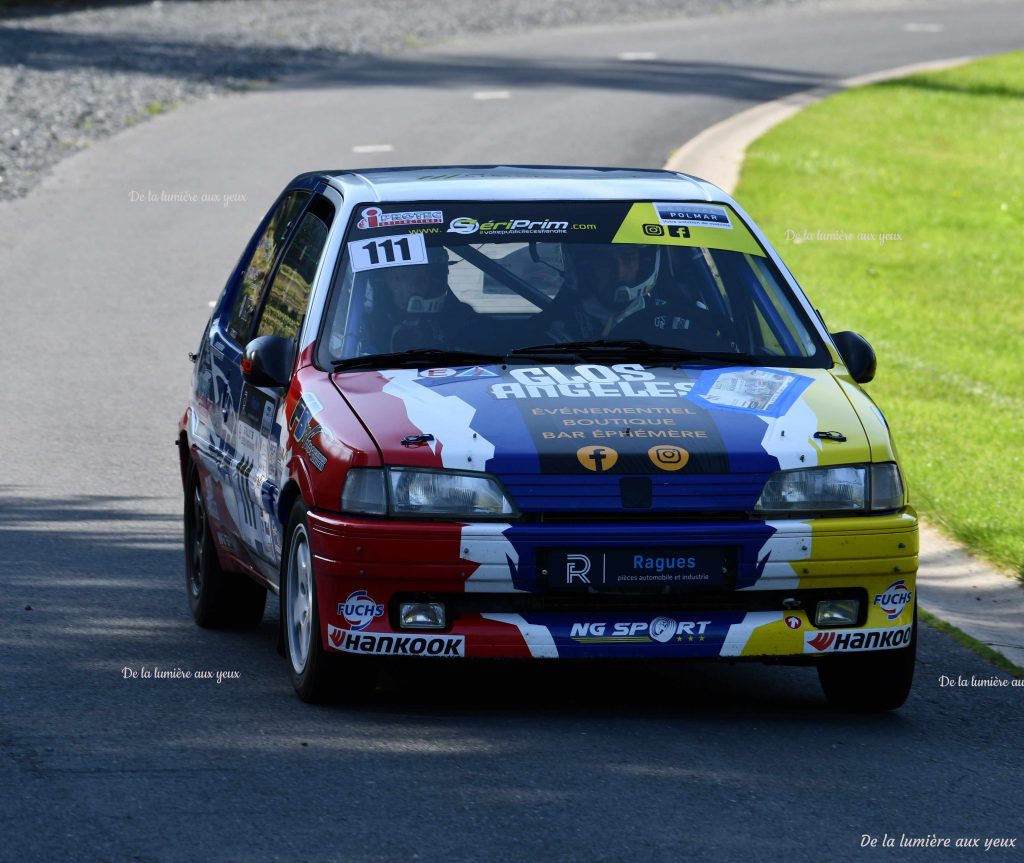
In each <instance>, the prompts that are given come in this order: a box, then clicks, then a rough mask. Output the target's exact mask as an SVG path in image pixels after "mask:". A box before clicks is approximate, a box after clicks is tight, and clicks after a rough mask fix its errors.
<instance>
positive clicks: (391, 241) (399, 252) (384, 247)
mask: <svg viewBox="0 0 1024 863" xmlns="http://www.w3.org/2000/svg"><path fill="white" fill-rule="evenodd" d="M348 256H349V260H350V261H351V264H352V272H353V273H358V272H361V271H362V270H374V269H377V268H379V267H402V266H409V265H411V264H425V263H426V262H427V245H426V243H425V242H424V239H423V234H397V235H395V236H391V237H374V239H372V240H355V241H354V242H351V243H349V244H348Z"/></svg>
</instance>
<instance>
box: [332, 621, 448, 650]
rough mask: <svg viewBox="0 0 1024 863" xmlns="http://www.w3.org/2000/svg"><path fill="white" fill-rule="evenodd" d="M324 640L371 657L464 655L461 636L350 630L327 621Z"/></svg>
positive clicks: (342, 648) (337, 648) (336, 648)
mask: <svg viewBox="0 0 1024 863" xmlns="http://www.w3.org/2000/svg"><path fill="white" fill-rule="evenodd" d="M327 643H328V645H329V646H330V647H332V648H334V649H335V650H340V651H341V652H342V653H366V654H372V655H374V656H442V657H444V656H458V657H464V656H465V655H466V637H465V636H464V635H397V634H385V633H379V632H352V631H350V630H347V629H341V628H339V627H337V626H332V625H331V624H327Z"/></svg>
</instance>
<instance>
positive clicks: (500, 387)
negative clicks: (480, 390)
mask: <svg viewBox="0 0 1024 863" xmlns="http://www.w3.org/2000/svg"><path fill="white" fill-rule="evenodd" d="M509 376H510V377H511V378H512V381H511V382H505V383H496V384H491V395H492V396H493V397H494V398H495V399H564V398H565V397H566V396H568V397H569V398H583V397H592V398H637V397H640V398H669V399H675V398H682V397H684V396H686V395H687V394H688V393H689V392H690V390H691V388H692V387H693V381H680V380H672V381H666V380H659V379H658V377H657V375H656V374H654V372H650V371H647V370H646V369H645V368H644V367H643V366H642V365H639V364H637V363H617V364H616V365H612V366H602V365H596V364H586V365H578V366H574V367H573V371H572V372H570V373H566V372H564V371H562V369H560V368H559V367H557V366H544V367H541V368H514V369H512V370H510V372H509Z"/></svg>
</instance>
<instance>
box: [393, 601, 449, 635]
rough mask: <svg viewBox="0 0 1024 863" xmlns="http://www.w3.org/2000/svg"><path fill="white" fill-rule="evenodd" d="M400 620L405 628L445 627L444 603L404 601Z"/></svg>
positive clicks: (400, 611)
mask: <svg viewBox="0 0 1024 863" xmlns="http://www.w3.org/2000/svg"><path fill="white" fill-rule="evenodd" d="M399 621H400V626H401V627H402V628H403V629H444V628H445V619H444V603H443V602H403V603H402V605H401V606H400V609H399Z"/></svg>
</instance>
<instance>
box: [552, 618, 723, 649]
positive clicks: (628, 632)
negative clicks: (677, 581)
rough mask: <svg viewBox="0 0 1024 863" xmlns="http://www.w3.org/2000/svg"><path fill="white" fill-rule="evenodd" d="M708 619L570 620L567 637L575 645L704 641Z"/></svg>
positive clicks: (709, 624) (708, 624)
mask: <svg viewBox="0 0 1024 863" xmlns="http://www.w3.org/2000/svg"><path fill="white" fill-rule="evenodd" d="M709 626H711V621H710V620H676V619H675V618H672V617H656V618H654V619H653V620H649V621H648V620H620V621H616V622H614V623H610V622H604V621H599V620H593V621H586V622H582V623H573V624H572V625H571V626H570V627H569V637H570V638H571V639H572V640H573V641H575V642H577V643H578V644H626V643H644V642H646V643H650V642H652V641H653V642H658V643H659V644H668V643H669V642H670V641H673V640H675V641H704V639H705V633H706V631H707V628H708V627H709Z"/></svg>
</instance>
